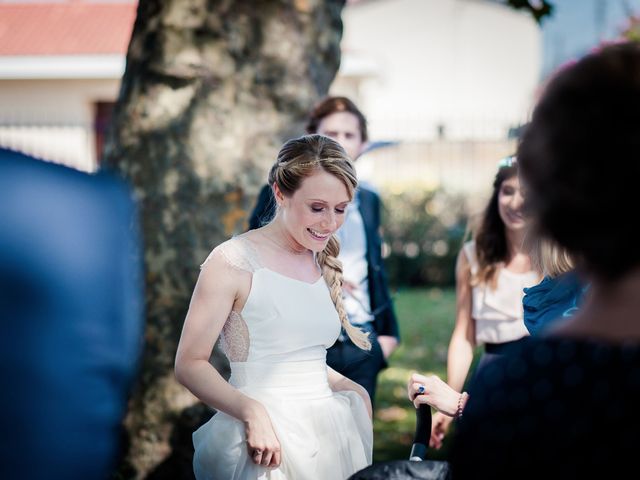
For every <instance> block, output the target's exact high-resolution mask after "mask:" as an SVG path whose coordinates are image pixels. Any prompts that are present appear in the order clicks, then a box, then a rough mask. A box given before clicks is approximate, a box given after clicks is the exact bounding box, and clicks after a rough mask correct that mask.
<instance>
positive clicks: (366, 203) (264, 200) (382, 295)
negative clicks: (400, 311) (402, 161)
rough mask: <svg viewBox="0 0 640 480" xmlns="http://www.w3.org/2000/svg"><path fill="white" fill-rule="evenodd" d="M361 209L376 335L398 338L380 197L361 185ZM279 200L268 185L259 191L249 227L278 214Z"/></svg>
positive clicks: (265, 221)
mask: <svg viewBox="0 0 640 480" xmlns="http://www.w3.org/2000/svg"><path fill="white" fill-rule="evenodd" d="M358 195H359V204H360V206H359V210H360V215H362V222H363V224H364V230H365V236H366V239H367V265H368V278H369V297H370V299H371V305H370V307H371V312H372V313H373V315H374V317H375V320H374V323H373V326H374V328H375V331H376V334H377V335H389V336H392V337H396V338H398V339H399V336H400V334H399V330H398V322H397V319H396V315H395V312H394V310H393V302H392V300H391V295H390V294H389V283H388V281H387V275H386V271H385V268H384V263H383V261H382V238H381V237H380V210H381V203H380V197H379V196H378V195H377V194H376V193H375V192H372V191H371V190H368V189H366V188H363V187H360V188H359V189H358ZM275 207H276V202H275V199H274V198H273V191H272V190H271V187H270V186H269V185H265V186H264V187H262V190H260V193H259V195H258V199H257V201H256V206H255V208H254V209H253V212H252V213H251V217H250V218H249V229H250V230H253V229H256V228H258V227H261V226H262V225H264V224H265V223H267V222H268V221H269V220H271V219H272V218H273V216H274V214H275Z"/></svg>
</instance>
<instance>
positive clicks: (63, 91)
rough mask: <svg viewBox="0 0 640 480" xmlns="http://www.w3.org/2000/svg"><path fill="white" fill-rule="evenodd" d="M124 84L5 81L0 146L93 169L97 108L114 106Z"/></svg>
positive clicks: (1, 97)
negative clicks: (100, 104) (105, 104)
mask: <svg viewBox="0 0 640 480" xmlns="http://www.w3.org/2000/svg"><path fill="white" fill-rule="evenodd" d="M119 85H120V80H119V79H117V80H116V79H105V80H95V79H82V80H63V79H60V80H56V79H50V80H0V145H2V146H4V147H9V148H14V149H16V150H20V151H23V152H26V153H29V154H32V155H34V156H36V157H39V158H42V159H44V160H50V161H54V162H56V163H62V164H65V165H68V166H72V167H75V168H78V169H80V170H85V171H92V170H94V169H95V168H96V155H95V137H94V133H93V122H94V114H95V112H94V103H95V102H101V101H109V102H112V101H115V98H116V97H117V95H118V89H119Z"/></svg>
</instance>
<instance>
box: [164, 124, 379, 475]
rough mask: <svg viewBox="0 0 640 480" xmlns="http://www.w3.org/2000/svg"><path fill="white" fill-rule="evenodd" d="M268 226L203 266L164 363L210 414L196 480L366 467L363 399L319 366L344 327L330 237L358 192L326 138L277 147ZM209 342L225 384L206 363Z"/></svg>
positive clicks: (367, 420) (200, 439) (359, 339)
mask: <svg viewBox="0 0 640 480" xmlns="http://www.w3.org/2000/svg"><path fill="white" fill-rule="evenodd" d="M269 184H270V185H271V187H272V189H273V193H274V197H275V201H276V203H277V213H276V216H275V218H274V219H273V221H272V222H271V223H269V224H268V225H266V226H264V227H262V228H260V229H257V230H252V231H250V232H247V233H245V234H243V235H240V236H237V237H234V238H232V239H231V240H228V241H226V242H224V243H222V244H221V245H219V246H218V247H216V248H215V249H214V250H213V252H211V254H210V255H209V257H208V258H207V259H206V261H205V262H204V264H203V265H202V270H201V273H200V277H199V279H198V282H197V284H196V286H195V289H194V292H193V296H192V299H191V305H190V307H189V311H188V313H187V316H186V319H185V322H184V327H183V331H182V336H181V338H180V343H179V345H178V351H177V354H176V360H175V372H176V377H177V379H178V381H179V382H180V383H182V384H183V385H184V386H185V387H187V388H188V389H189V390H190V391H191V392H193V393H194V394H195V395H196V396H197V397H198V398H199V399H200V400H202V401H203V402H204V403H206V404H207V405H209V406H211V407H213V408H215V409H216V410H218V413H217V414H215V415H214V416H213V417H212V418H211V420H209V421H208V422H207V423H206V424H204V425H203V426H201V427H200V428H199V429H198V430H197V431H196V432H195V433H194V434H193V443H194V448H195V453H194V460H193V466H194V473H195V476H196V478H197V479H198V480H202V479H220V480H229V479H234V480H245V479H271V480H275V479H288V480H293V479H295V480H298V479H302V480H303V479H314V480H315V479H318V478H327V479H329V478H330V479H340V478H342V479H346V478H348V477H349V476H351V475H352V474H353V473H355V472H356V471H358V470H360V469H362V468H364V467H366V466H367V465H369V464H370V463H371V455H372V443H373V434H372V424H371V415H372V412H371V401H370V399H369V396H368V394H367V391H366V390H365V389H364V388H363V387H361V386H360V385H358V384H357V383H355V382H353V381H351V380H349V379H347V378H346V377H344V376H342V375H340V374H339V373H337V372H336V371H334V370H332V369H331V368H329V367H328V366H327V365H326V360H325V357H326V349H327V348H328V347H330V346H331V345H332V344H333V343H334V342H335V341H336V339H337V337H338V335H339V334H340V329H341V328H342V329H344V331H345V332H346V333H347V334H348V335H349V337H350V338H351V339H352V340H353V342H354V343H355V344H357V345H358V346H359V347H361V348H363V349H369V348H370V347H371V344H370V342H369V341H368V339H367V335H366V334H364V333H363V332H362V331H360V330H359V329H357V328H356V327H353V326H352V325H351V324H350V323H349V321H348V320H347V316H346V313H345V310H344V307H343V305H342V292H341V283H342V268H341V265H340V262H339V261H338V260H337V258H336V257H337V255H338V252H339V244H338V241H337V239H336V238H335V236H334V233H335V232H336V230H337V229H338V228H339V227H340V226H341V225H342V223H343V221H344V216H345V211H346V208H347V205H348V204H349V202H350V201H351V199H352V197H353V194H354V190H355V188H356V185H357V180H356V174H355V170H354V167H353V164H352V163H351V162H350V161H349V159H348V157H347V155H346V153H345V152H344V150H343V149H342V147H341V146H340V145H339V144H338V143H336V142H335V141H333V140H331V139H330V138H328V137H324V136H321V135H307V136H304V137H300V138H297V139H294V140H290V141H288V142H287V143H285V145H284V146H283V147H282V149H281V150H280V152H279V154H278V158H277V161H276V163H275V164H274V165H273V166H272V168H271V171H270V172H269ZM219 336H220V338H221V343H222V347H223V349H224V351H225V354H226V355H227V357H228V358H229V361H230V365H231V377H230V378H229V382H226V381H225V380H224V379H223V378H222V376H221V375H220V374H219V373H218V372H217V371H216V370H215V368H214V367H213V366H212V365H211V364H210V363H209V357H210V355H211V351H212V349H213V346H214V344H215V342H216V340H217V339H218V337H219Z"/></svg>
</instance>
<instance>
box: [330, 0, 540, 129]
mask: <svg viewBox="0 0 640 480" xmlns="http://www.w3.org/2000/svg"><path fill="white" fill-rule="evenodd" d="M343 21H344V36H343V41H342V50H343V62H342V65H341V69H340V72H339V76H338V78H337V79H336V81H335V82H334V85H333V86H332V93H333V94H346V95H350V96H356V97H357V98H356V99H357V100H358V102H359V104H360V106H361V108H362V109H363V110H364V112H365V113H366V114H367V117H368V119H369V122H370V129H371V137H372V139H374V140H383V139H384V140H413V141H416V140H424V139H432V138H434V137H435V136H436V133H437V125H438V124H443V125H444V127H445V138H447V139H472V138H475V139H500V138H505V136H506V133H507V130H508V128H509V127H510V126H514V125H517V124H518V123H520V122H522V121H523V120H524V119H525V118H526V116H527V115H528V113H529V110H530V105H531V102H532V100H533V95H534V92H535V90H536V86H537V83H538V79H539V71H540V65H541V35H540V31H539V28H538V26H537V25H536V23H535V22H534V20H533V19H532V17H531V16H530V15H528V14H525V13H521V12H518V11H515V10H513V9H511V8H508V7H505V6H502V5H498V4H495V3H490V2H483V1H480V0H376V1H362V2H355V3H351V4H350V5H349V6H347V7H346V8H345V10H344V14H343Z"/></svg>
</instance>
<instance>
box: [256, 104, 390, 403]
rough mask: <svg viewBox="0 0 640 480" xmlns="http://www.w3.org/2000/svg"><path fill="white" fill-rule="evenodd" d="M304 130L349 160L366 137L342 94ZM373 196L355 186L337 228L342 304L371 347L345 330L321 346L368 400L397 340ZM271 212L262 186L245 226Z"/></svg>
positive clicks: (364, 124) (272, 206)
mask: <svg viewBox="0 0 640 480" xmlns="http://www.w3.org/2000/svg"><path fill="white" fill-rule="evenodd" d="M307 133H319V134H321V135H326V136H327V137H331V138H333V139H334V140H336V141H337V142H338V143H340V145H342V147H343V148H344V149H345V150H346V152H347V154H348V155H349V156H350V157H351V158H352V159H353V160H354V161H355V160H356V159H357V158H358V156H359V155H360V154H361V153H362V151H363V148H364V146H365V145H366V142H367V122H366V119H365V117H364V115H363V114H362V112H360V110H358V108H357V107H356V106H355V104H354V103H353V102H351V100H349V99H348V98H345V97H328V98H325V99H324V100H322V101H321V102H320V103H319V104H318V105H317V106H316V107H315V108H314V109H313V111H312V112H311V114H310V115H309V121H308V123H307ZM380 210H381V203H380V198H379V196H378V195H377V194H376V193H375V192H374V191H373V190H371V189H369V188H367V187H366V186H363V185H360V186H359V187H358V190H357V191H356V195H355V197H354V199H353V202H352V203H351V204H350V205H349V208H348V209H347V215H346V218H345V222H344V224H343V226H342V227H341V228H340V230H339V231H338V238H339V239H340V255H339V257H338V258H339V259H340V260H341V261H342V264H343V269H344V284H343V290H344V292H345V298H344V302H345V307H346V309H347V313H348V315H349V320H350V321H351V323H352V324H354V325H357V326H358V327H360V328H361V329H363V330H365V331H368V332H370V336H369V338H370V339H371V340H372V342H371V344H372V348H371V351H369V352H366V351H363V350H361V349H360V348H358V347H357V346H355V345H354V344H353V343H352V342H351V340H349V338H348V337H347V336H346V335H340V338H339V340H338V341H337V342H336V343H335V344H334V345H333V346H332V347H331V348H330V349H329V350H328V351H327V363H328V365H329V366H330V367H331V368H333V369H334V370H337V371H338V372H340V373H341V374H343V375H344V376H346V377H348V378H350V379H351V380H353V381H355V382H357V383H359V384H360V385H362V386H363V387H365V388H366V389H367V391H368V392H369V395H370V396H371V399H372V400H373V399H374V396H375V391H376V384H377V376H378V373H379V372H380V370H382V369H383V368H385V367H386V365H387V358H388V357H389V355H391V353H392V352H393V351H394V349H395V348H396V346H397V344H398V340H399V332H398V323H397V320H396V316H395V313H394V310H393V304H392V301H391V296H390V294H389V286H388V282H387V278H386V272H385V268H384V264H383V262H382V239H381V238H380ZM274 214H275V201H274V199H273V193H272V190H271V187H270V186H269V185H265V186H264V187H263V188H262V190H261V191H260V194H259V195H258V200H257V203H256V206H255V208H254V211H253V213H252V214H251V217H250V219H249V228H250V229H255V228H259V227H261V226H262V225H264V224H265V223H267V222H269V221H270V220H271V218H273V216H274Z"/></svg>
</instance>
